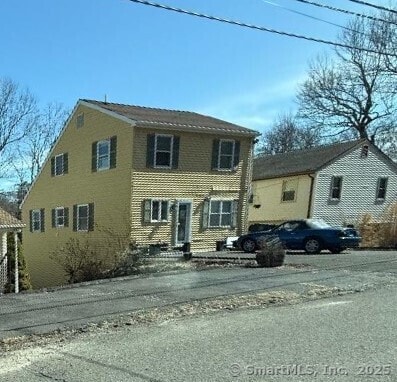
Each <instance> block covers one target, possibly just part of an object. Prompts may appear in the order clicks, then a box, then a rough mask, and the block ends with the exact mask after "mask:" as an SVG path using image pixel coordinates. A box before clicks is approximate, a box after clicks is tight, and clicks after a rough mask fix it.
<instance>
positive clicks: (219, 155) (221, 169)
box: [216, 139, 236, 171]
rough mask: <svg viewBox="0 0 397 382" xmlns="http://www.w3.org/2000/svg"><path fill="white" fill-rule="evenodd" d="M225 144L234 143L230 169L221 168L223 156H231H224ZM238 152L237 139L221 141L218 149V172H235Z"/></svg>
mask: <svg viewBox="0 0 397 382" xmlns="http://www.w3.org/2000/svg"><path fill="white" fill-rule="evenodd" d="M223 142H232V143H233V149H232V154H231V157H232V161H231V163H230V168H229V167H228V168H221V155H223V156H230V155H229V154H222V150H221V148H222V143H223ZM235 150H236V140H235V139H220V140H219V147H218V163H217V164H216V170H218V171H233V169H234V153H235Z"/></svg>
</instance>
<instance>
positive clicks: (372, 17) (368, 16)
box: [294, 0, 397, 25]
mask: <svg viewBox="0 0 397 382" xmlns="http://www.w3.org/2000/svg"><path fill="white" fill-rule="evenodd" d="M294 1H297V2H299V3H303V4H309V5H313V6H315V7H319V8H325V9H330V10H331V11H335V12H341V13H344V14H347V15H352V16H358V17H363V18H366V19H369V20H372V21H380V22H382V23H387V24H394V25H397V23H395V22H393V21H390V20H384V19H380V18H378V17H375V16H370V15H364V14H362V13H357V12H353V11H348V10H347V9H342V8H336V7H332V6H331V5H327V4H321V3H317V2H314V1H309V0H294Z"/></svg>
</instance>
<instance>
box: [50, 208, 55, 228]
mask: <svg viewBox="0 0 397 382" xmlns="http://www.w3.org/2000/svg"><path fill="white" fill-rule="evenodd" d="M51 225H52V228H54V227H55V226H56V223H55V208H53V209H52V210H51Z"/></svg>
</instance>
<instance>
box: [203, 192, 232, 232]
mask: <svg viewBox="0 0 397 382" xmlns="http://www.w3.org/2000/svg"><path fill="white" fill-rule="evenodd" d="M234 200H235V199H227V198H226V199H225V198H211V199H210V200H209V208H208V228H231V227H232V218H233V202H234ZM212 202H220V203H221V204H220V211H219V213H217V212H215V213H212V215H218V214H219V219H220V220H219V225H211V204H212ZM224 202H230V213H229V215H230V224H229V225H222V215H226V214H227V213H224V214H223V203H224Z"/></svg>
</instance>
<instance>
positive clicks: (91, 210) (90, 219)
mask: <svg viewBox="0 0 397 382" xmlns="http://www.w3.org/2000/svg"><path fill="white" fill-rule="evenodd" d="M94 223H95V222H94V203H90V204H89V205H88V231H93V230H94Z"/></svg>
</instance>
